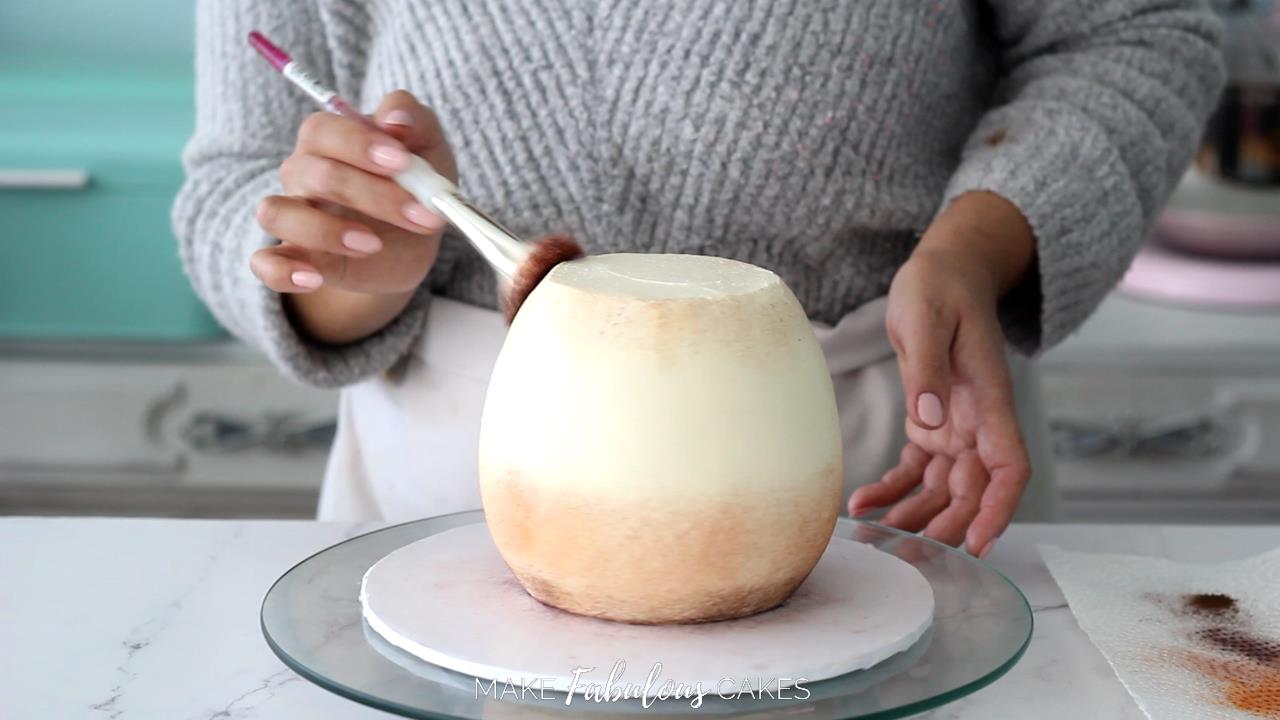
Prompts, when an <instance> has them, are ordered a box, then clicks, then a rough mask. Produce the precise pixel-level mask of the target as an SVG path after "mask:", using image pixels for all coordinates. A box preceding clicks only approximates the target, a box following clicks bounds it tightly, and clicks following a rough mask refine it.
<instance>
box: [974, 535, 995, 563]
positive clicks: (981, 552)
mask: <svg viewBox="0 0 1280 720" xmlns="http://www.w3.org/2000/svg"><path fill="white" fill-rule="evenodd" d="M995 546H996V541H995V540H991V541H989V542H987V546H986V547H984V548H982V549H981V550H979V551H978V558H979V559H981V558H985V557H986V556H988V555H990V554H991V550H992V549H993V548H995Z"/></svg>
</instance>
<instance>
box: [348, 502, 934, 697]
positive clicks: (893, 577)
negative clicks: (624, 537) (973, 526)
mask: <svg viewBox="0 0 1280 720" xmlns="http://www.w3.org/2000/svg"><path fill="white" fill-rule="evenodd" d="M602 571H607V568H602ZM360 604H361V606H362V608H363V614H364V618H365V620H366V621H367V622H368V623H369V626H370V627H371V628H372V629H373V630H374V631H375V632H377V633H378V634H379V635H380V636H382V637H383V638H384V639H385V640H386V641H387V642H388V643H390V644H392V645H394V646H396V647H398V648H400V649H402V650H405V651H407V652H409V653H410V654H412V655H415V656H417V657H418V658H421V659H422V660H425V661H427V662H429V663H432V664H434V665H439V666H441V667H445V668H448V669H450V670H456V671H458V672H461V673H465V674H467V675H472V676H474V677H477V678H480V679H484V680H496V681H498V682H499V683H511V684H512V685H521V686H530V685H537V686H539V687H541V688H545V689H552V690H559V691H569V690H571V689H573V690H578V691H581V690H582V689H583V687H584V685H586V684H588V683H598V684H600V685H604V684H606V683H608V682H609V680H610V673H611V672H612V673H614V677H613V682H614V684H615V685H616V684H619V683H632V684H635V685H644V684H645V682H646V679H647V678H648V677H649V676H650V674H651V673H654V672H656V676H655V677H656V678H657V680H656V682H655V683H654V684H653V686H654V687H656V686H657V685H659V684H662V683H665V682H667V681H671V682H672V683H676V684H683V685H685V686H687V687H696V686H699V685H700V686H701V687H703V688H710V689H712V690H714V688H715V687H716V685H717V683H720V682H722V681H724V680H725V679H726V678H727V679H730V680H732V681H733V682H735V683H739V684H741V683H744V682H752V683H754V682H757V681H761V682H773V683H781V684H782V685H788V684H792V683H795V682H816V681H819V680H824V679H827V678H832V677H836V676H839V675H844V674H845V673H848V672H852V671H854V670H862V669H865V668H869V667H871V666H872V665H875V664H876V663H879V662H881V661H883V660H885V659H887V658H889V657H891V656H893V655H894V654H896V653H898V652H901V651H903V650H906V649H907V648H909V647H911V645H913V644H914V643H915V642H916V641H917V640H919V639H920V637H921V636H922V635H924V633H925V631H926V630H928V628H929V625H930V623H931V622H932V620H933V590H932V589H931V588H930V586H929V582H928V581H927V580H925V578H924V576H923V575H921V574H920V571H919V570H917V569H916V568H914V567H912V566H911V565H910V564H908V563H907V562H905V561H903V560H901V559H899V558H897V557H894V556H892V555H889V554H888V553H884V552H881V551H879V550H876V549H875V548H873V547H871V546H869V545H865V544H863V543H859V542H855V541H852V540H845V539H843V538H833V539H832V541H831V544H830V545H828V546H827V550H826V552H825V553H824V554H823V556H822V559H821V560H819V561H818V565H817V566H816V567H815V568H814V570H813V572H812V573H811V574H810V575H809V577H808V579H806V580H805V582H804V584H803V585H801V586H800V588H799V589H797V590H796V592H795V594H794V595H793V596H792V597H791V599H790V600H788V601H787V602H786V604H784V605H783V606H781V607H779V608H775V609H774V610H770V611H768V612H764V613H760V614H758V615H753V616H751V617H746V618H741V619H738V620H727V621H722V622H713V623H703V624H697V625H629V624H626V623H617V622H610V621H607V620H599V619H596V618H588V617H582V616H580V615H574V614H572V613H568V612H565V611H562V610H557V609H555V608H552V607H548V606H546V605H543V604H542V603H540V602H538V601H537V600H535V599H533V597H531V596H530V595H529V594H528V593H526V592H525V590H524V588H523V587H521V586H520V584H519V583H518V582H517V581H516V579H515V577H513V576H512V574H511V571H510V570H509V569H508V568H507V565H506V563H505V562H504V561H503V560H502V556H501V555H499V554H498V549H497V547H496V546H495V545H494V544H493V539H492V538H491V537H490V535H489V529H488V526H487V525H485V524H483V523H477V524H474V525H467V526H464V527H459V528H454V529H452V530H447V531H445V532H442V533H439V534H436V535H432V536H430V537H427V538H424V539H422V540H419V541H417V542H414V543H411V544H409V545H406V546H404V547H402V548H400V549H398V550H396V551H394V552H392V553H391V554H389V555H387V556H386V557H384V558H383V559H381V560H379V561H378V562H377V563H376V564H374V566H373V567H371V568H369V570H368V572H366V573H365V576H364V580H363V581H362V582H361V587H360ZM619 660H622V661H624V662H625V668H621V667H618V666H617V663H618V661H619ZM658 663H661V666H660V667H656V664H658ZM580 668H591V669H590V670H585V671H584V670H579V674H578V675H577V676H576V679H575V675H574V671H575V669H580Z"/></svg>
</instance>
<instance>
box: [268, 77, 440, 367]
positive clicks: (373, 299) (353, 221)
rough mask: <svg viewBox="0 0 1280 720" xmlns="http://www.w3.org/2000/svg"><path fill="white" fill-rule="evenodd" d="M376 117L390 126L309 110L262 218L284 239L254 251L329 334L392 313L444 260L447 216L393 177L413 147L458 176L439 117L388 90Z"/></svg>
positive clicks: (375, 325)
mask: <svg viewBox="0 0 1280 720" xmlns="http://www.w3.org/2000/svg"><path fill="white" fill-rule="evenodd" d="M373 120H374V122H375V124H376V125H377V126H378V128H379V129H380V130H381V132H379V131H375V130H371V129H370V128H368V127H367V126H365V125H363V124H361V123H360V122H358V121H355V120H352V119H350V118H345V117H342V116H340V115H336V114H333V113H326V112H319V113H315V114H314V115H312V116H310V117H309V118H307V120H306V122H304V123H303V124H302V127H301V128H300V129H299V131H298V141H297V145H296V146H295V148H294V151H293V154H292V155H290V156H289V157H288V158H287V159H286V160H285V161H284V163H283V164H282V165H281V166H280V181H281V184H282V185H283V187H284V190H285V192H286V193H287V194H286V195H273V196H271V197H268V198H266V199H264V200H263V201H262V203H261V204H260V205H259V206H258V223H259V224H260V225H261V226H262V228H263V229H264V230H266V231H267V232H268V233H270V234H271V235H272V236H273V237H275V238H276V239H278V240H279V241H280V244H279V245H275V246H272V247H269V248H264V249H262V250H259V251H257V252H255V253H254V254H253V257H252V258H251V259H250V266H251V268H252V270H253V273H254V274H255V275H257V276H258V278H259V279H261V280H262V282H263V283H264V284H265V285H266V286H267V287H269V288H271V289H272V290H275V291H276V292H280V293H285V294H286V295H285V297H286V306H287V307H289V309H290V310H291V311H292V313H293V315H294V318H295V321H296V322H297V324H299V325H300V326H301V327H300V329H301V330H303V331H305V332H306V333H307V334H309V335H311V336H313V337H315V338H316V339H318V340H321V341H325V342H330V343H342V342H350V341H353V340H357V339H359V338H361V337H364V336H367V335H369V334H372V333H373V332H376V331H377V330H378V329H380V328H381V327H382V326H384V325H385V324H386V323H388V322H390V321H391V319H392V318H394V317H395V316H396V315H397V314H399V312H400V311H401V310H403V309H404V307H405V305H407V304H408V302H409V299H410V298H411V297H412V296H413V293H414V292H415V290H416V289H417V288H418V286H419V285H420V284H421V283H422V281H423V279H424V278H425V277H426V275H427V272H428V271H429V270H430V269H431V266H432V264H433V263H434V262H435V259H436V254H437V252H438V250H439V245H440V234H441V232H442V231H443V230H444V227H445V221H444V219H443V218H442V217H440V216H439V215H438V214H436V213H434V212H432V211H431V210H428V209H427V208H426V207H424V206H423V205H422V204H421V203H419V202H418V201H417V200H415V199H414V198H413V196H412V195H410V194H409V193H408V192H407V191H405V190H404V189H403V188H401V187H400V186H399V185H397V184H396V183H395V181H394V180H392V177H393V176H394V175H395V174H396V173H397V172H399V171H400V170H403V169H404V168H405V167H406V166H407V164H408V162H409V153H413V154H416V155H419V156H421V157H422V158H424V159H425V160H426V161H427V162H429V163H430V164H431V166H432V167H434V168H435V169H436V171H437V172H439V173H440V174H442V175H444V176H445V177H447V178H449V179H450V180H452V181H454V182H457V179H458V171H457V165H456V163H455V161H454V158H453V152H452V150H451V149H450V148H449V144H448V142H447V141H446V140H445V137H444V133H443V131H442V130H441V128H440V123H439V121H438V120H437V119H436V117H435V114H434V113H432V112H431V110H430V109H429V108H427V107H426V106H424V105H422V104H421V103H419V102H418V101H417V100H416V99H415V98H414V97H413V95H411V94H409V93H408V92H405V91H403V90H400V91H396V92H393V93H391V94H389V95H387V96H386V97H384V98H383V100H382V103H381V104H380V106H379V107H378V110H377V112H376V113H375V114H374V116H373Z"/></svg>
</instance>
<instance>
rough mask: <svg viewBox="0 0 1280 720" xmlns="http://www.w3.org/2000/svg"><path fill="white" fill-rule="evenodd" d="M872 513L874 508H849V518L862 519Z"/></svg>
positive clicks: (862, 506)
mask: <svg viewBox="0 0 1280 720" xmlns="http://www.w3.org/2000/svg"><path fill="white" fill-rule="evenodd" d="M874 511H875V507H874V506H871V505H861V506H854V507H851V508H849V517H862V516H863V515H870V514H871V513H872V512H874Z"/></svg>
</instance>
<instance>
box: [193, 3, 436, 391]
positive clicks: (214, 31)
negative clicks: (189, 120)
mask: <svg viewBox="0 0 1280 720" xmlns="http://www.w3.org/2000/svg"><path fill="white" fill-rule="evenodd" d="M340 21H341V19H340V18H336V19H335V18H330V17H325V16H324V14H323V12H322V10H320V9H319V8H318V5H317V4H316V3H313V2H303V1H289V0H200V2H198V4H197V15H196V33H197V38H196V120H195V132H194V134H193V136H192V138H191V140H190V141H189V142H188V144H187V146H186V149H185V150H184V153H183V164H184V167H185V169H186V182H185V184H184V185H183V187H182V188H181V190H180V192H179V194H178V197H177V199H176V200H175V202H174V206H173V212H172V221H173V227H174V232H175V234H176V235H177V237H178V242H179V254H180V256H181V258H182V263H183V267H184V268H185V270H186V272H187V275H188V276H189V278H190V280H191V283H192V285H193V286H194V288H195V290H196V292H197V294H198V295H199V296H200V297H201V299H203V300H204V302H205V303H206V304H207V305H208V306H209V308H210V309H211V310H212V312H213V314H214V316H215V317H217V319H218V320H219V322H221V323H222V325H223V326H225V327H226V328H227V329H228V330H229V331H230V332H232V333H233V334H234V335H236V336H237V337H239V338H241V339H242V340H244V341H245V342H247V343H249V344H251V345H253V346H255V347H257V348H258V349H259V350H261V351H262V352H264V353H265V354H266V355H267V356H268V357H269V358H270V359H271V360H272V361H273V362H274V363H275V365H276V366H277V367H279V368H280V369H281V370H282V371H283V372H284V373H285V375H286V376H288V377H290V378H292V379H294V380H295V381H298V382H301V383H304V384H309V385H315V386H319V387H336V386H341V385H347V384H351V383H354V382H357V381H359V380H361V379H363V378H365V377H368V376H371V375H374V374H376V373H378V372H381V371H382V370H385V369H386V368H388V367H390V366H391V365H393V364H394V363H395V362H396V360H397V359H399V358H400V357H401V356H403V355H404V354H405V353H406V352H407V350H408V349H409V347H410V345H411V343H412V342H413V341H414V340H415V338H416V337H417V335H418V334H419V332H420V330H421V327H422V323H423V319H424V316H425V312H426V306H427V303H428V301H429V294H428V292H427V290H426V289H425V285H424V288H423V289H422V290H420V291H419V292H418V294H417V295H416V296H415V298H414V299H413V301H412V302H411V303H410V305H409V307H408V308H407V309H406V310H405V311H404V312H402V313H401V314H400V315H399V316H398V317H397V318H396V319H395V320H393V321H392V322H391V323H390V324H388V325H387V326H386V327H384V328H383V329H382V330H381V331H379V332H378V333H377V334H375V335H373V336H371V337H368V338H365V339H363V340H360V341H358V342H355V343H352V344H349V345H343V346H327V345H322V344H318V343H315V342H312V341H310V340H308V339H306V338H304V337H302V336H301V335H299V333H298V332H297V330H295V328H294V326H293V325H292V323H291V322H290V320H289V318H288V317H287V315H286V312H285V308H284V306H283V304H282V302H281V300H282V298H281V296H280V295H279V294H277V293H275V292H272V291H270V290H268V289H267V288H266V287H265V286H263V285H262V283H261V282H260V281H259V280H258V279H257V278H256V277H254V276H253V274H252V273H251V272H250V270H249V256H250V255H252V254H253V252H254V251H255V250H257V249H259V248H262V247H265V246H268V245H271V244H273V243H274V242H275V241H274V240H273V239H272V238H271V237H269V236H268V235H267V234H266V233H265V232H264V231H263V230H262V229H261V228H260V227H259V226H258V224H257V220H256V211H257V206H258V203H259V202H260V201H261V200H262V199H263V198H264V197H266V196H268V195H272V194H279V193H282V192H283V191H282V189H281V188H280V185H279V180H278V176H277V174H278V169H279V167H280V163H281V162H282V161H283V160H284V159H285V158H286V157H287V156H288V155H289V153H290V152H291V151H292V148H293V145H294V140H295V136H296V133H297V128H298V126H299V125H300V124H301V123H302V121H303V119H305V118H306V116H307V115H308V114H310V113H311V112H313V111H314V110H315V108H314V107H313V106H312V104H311V101H310V100H308V99H307V98H306V97H305V96H304V95H303V94H302V93H301V92H300V91H298V90H296V89H295V88H293V87H292V86H291V85H290V84H289V83H287V82H286V81H285V80H283V79H282V78H280V77H278V76H276V74H275V71H274V70H272V69H271V67H270V66H269V65H268V64H267V63H266V62H264V61H263V60H262V59H261V58H260V57H258V56H257V54H256V53H255V52H254V51H253V50H252V49H251V48H250V46H249V45H248V43H247V40H246V37H247V35H248V33H249V32H250V31H251V30H261V31H262V32H263V33H265V34H266V35H267V36H268V37H270V38H272V39H273V40H274V41H276V42H277V43H278V44H279V45H280V46H281V47H283V48H284V49H285V50H286V51H288V52H289V53H290V54H292V55H293V57H294V58H295V59H296V60H298V61H299V62H300V63H301V64H303V65H305V66H307V67H308V68H310V69H312V70H313V71H314V72H315V73H316V74H318V75H320V76H321V79H322V80H323V81H324V82H326V83H330V84H331V86H336V87H338V89H339V90H347V89H348V88H346V87H344V86H345V85H346V84H347V83H345V82H343V80H344V78H342V77H335V72H334V63H333V62H332V56H331V54H330V51H329V46H328V38H329V37H330V33H329V29H330V28H329V26H330V25H331V24H332V23H334V22H340Z"/></svg>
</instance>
